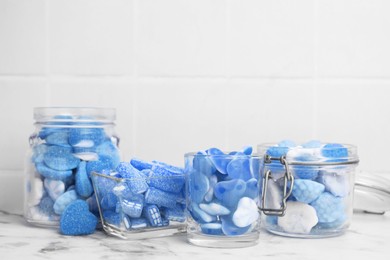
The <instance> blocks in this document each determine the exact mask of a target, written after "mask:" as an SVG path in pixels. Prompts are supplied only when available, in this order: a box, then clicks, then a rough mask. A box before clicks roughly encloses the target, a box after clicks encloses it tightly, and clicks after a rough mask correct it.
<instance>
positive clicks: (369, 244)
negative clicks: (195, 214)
mask: <svg viewBox="0 0 390 260" xmlns="http://www.w3.org/2000/svg"><path fill="white" fill-rule="evenodd" d="M389 255H390V213H389V212H388V213H386V214H384V215H374V214H365V213H355V215H354V217H353V220H352V225H351V227H350V229H349V230H348V231H347V233H346V234H344V235H342V236H339V237H333V238H325V239H298V238H286V237H280V236H275V235H272V234H269V233H267V232H266V231H262V232H261V235H260V241H259V243H258V244H257V245H256V246H252V247H247V248H239V249H213V248H203V247H197V246H193V245H190V244H188V243H187V242H186V237H185V235H178V236H174V237H165V238H157V239H147V240H138V241H127V240H121V239H118V238H114V237H109V236H107V235H105V234H104V233H103V232H101V231H97V232H95V233H94V234H92V235H89V236H84V237H69V236H63V235H61V234H59V233H58V231H57V230H56V229H45V228H38V227H33V226H31V225H29V224H26V222H25V221H24V219H23V218H22V216H20V215H15V214H9V213H7V212H5V211H0V259H71V258H74V259H82V258H84V257H85V259H132V260H134V259H148V260H151V259H170V260H172V259H213V260H216V259H238V258H241V259H262V258H264V257H267V259H289V260H295V259H299V260H304V259H346V258H349V259H352V258H351V257H353V258H355V259H389Z"/></svg>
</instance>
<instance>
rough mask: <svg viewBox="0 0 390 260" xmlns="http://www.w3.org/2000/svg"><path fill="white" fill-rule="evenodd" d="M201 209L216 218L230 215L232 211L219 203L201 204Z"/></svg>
mask: <svg viewBox="0 0 390 260" xmlns="http://www.w3.org/2000/svg"><path fill="white" fill-rule="evenodd" d="M199 208H201V209H202V210H203V211H204V212H206V213H207V214H210V215H214V216H217V215H229V214H230V210H229V209H228V208H225V207H224V206H222V205H220V204H218V203H209V204H199Z"/></svg>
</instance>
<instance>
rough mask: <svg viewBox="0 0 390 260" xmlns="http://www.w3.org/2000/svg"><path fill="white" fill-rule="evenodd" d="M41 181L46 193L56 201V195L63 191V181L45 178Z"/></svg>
mask: <svg viewBox="0 0 390 260" xmlns="http://www.w3.org/2000/svg"><path fill="white" fill-rule="evenodd" d="M43 183H44V185H45V189H46V191H47V193H48V194H49V196H50V198H51V199H52V200H53V201H56V200H57V199H58V197H59V196H61V195H62V194H63V193H64V192H65V183H64V182H62V181H57V180H51V179H45V180H44V182H43Z"/></svg>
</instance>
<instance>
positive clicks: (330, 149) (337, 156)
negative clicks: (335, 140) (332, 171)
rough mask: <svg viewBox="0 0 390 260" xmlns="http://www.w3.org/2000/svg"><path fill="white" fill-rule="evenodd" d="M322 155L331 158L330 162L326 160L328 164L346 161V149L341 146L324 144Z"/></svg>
mask: <svg viewBox="0 0 390 260" xmlns="http://www.w3.org/2000/svg"><path fill="white" fill-rule="evenodd" d="M322 155H323V156H325V157H328V158H333V159H331V160H327V161H329V162H338V161H344V160H347V157H348V149H347V148H345V147H344V146H343V145H342V144H326V145H324V146H323V147H322Z"/></svg>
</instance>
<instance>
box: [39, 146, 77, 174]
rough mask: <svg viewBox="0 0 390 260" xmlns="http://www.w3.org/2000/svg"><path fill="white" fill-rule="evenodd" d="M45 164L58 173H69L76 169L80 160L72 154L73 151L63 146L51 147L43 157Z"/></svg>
mask: <svg viewBox="0 0 390 260" xmlns="http://www.w3.org/2000/svg"><path fill="white" fill-rule="evenodd" d="M43 161H44V163H45V164H46V165H47V166H48V167H50V168H52V169H54V170H58V171H67V170H72V169H74V168H76V167H77V166H78V165H79V163H80V159H78V158H76V157H75V156H73V154H72V149H71V148H68V147H62V146H49V147H48V148H47V151H46V153H45V155H44V156H43Z"/></svg>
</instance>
